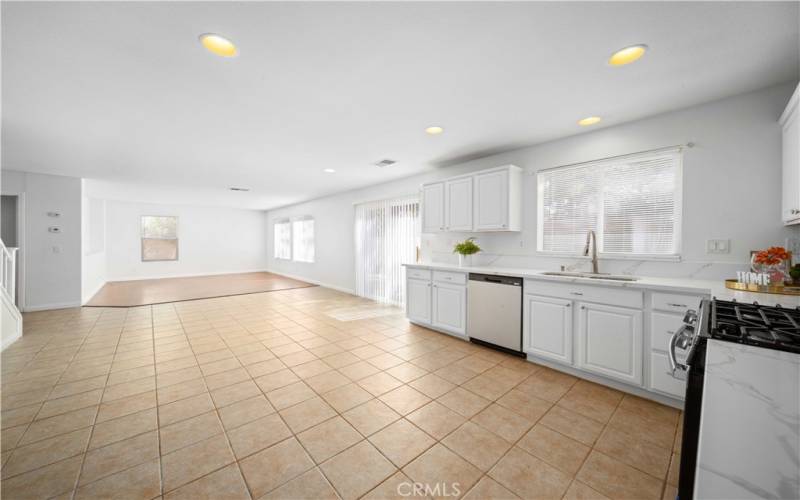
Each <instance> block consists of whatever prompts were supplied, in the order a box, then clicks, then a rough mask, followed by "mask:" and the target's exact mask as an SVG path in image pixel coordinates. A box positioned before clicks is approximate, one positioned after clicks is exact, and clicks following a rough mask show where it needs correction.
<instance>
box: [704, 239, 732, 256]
mask: <svg viewBox="0 0 800 500" xmlns="http://www.w3.org/2000/svg"><path fill="white" fill-rule="evenodd" d="M706 253H715V254H721V253H731V240H706Z"/></svg>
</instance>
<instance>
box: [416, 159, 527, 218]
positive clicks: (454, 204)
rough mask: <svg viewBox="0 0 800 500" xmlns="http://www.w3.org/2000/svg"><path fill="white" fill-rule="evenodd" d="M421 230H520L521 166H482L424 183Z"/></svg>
mask: <svg viewBox="0 0 800 500" xmlns="http://www.w3.org/2000/svg"><path fill="white" fill-rule="evenodd" d="M421 199H422V232H423V233H440V232H444V231H453V232H473V231H520V230H521V229H522V169H520V168H519V167H516V166H514V165H506V166H503V167H497V168H492V169H489V170H482V171H480V172H475V173H474V174H468V175H461V176H458V177H453V178H451V179H447V180H444V181H441V182H433V183H431V184H424V185H423V186H422V196H421Z"/></svg>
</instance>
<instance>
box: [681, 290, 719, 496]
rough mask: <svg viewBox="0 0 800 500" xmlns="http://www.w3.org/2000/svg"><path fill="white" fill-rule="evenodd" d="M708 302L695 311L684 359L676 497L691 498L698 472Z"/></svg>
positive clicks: (709, 307) (704, 302)
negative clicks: (695, 320)
mask: <svg viewBox="0 0 800 500" xmlns="http://www.w3.org/2000/svg"><path fill="white" fill-rule="evenodd" d="M710 309H711V306H710V303H709V302H708V301H705V300H704V301H703V303H702V305H701V306H700V310H699V311H698V324H697V326H696V334H695V336H694V338H693V341H692V346H691V350H690V351H689V355H688V357H687V359H686V365H684V366H686V368H687V372H686V373H687V375H686V397H685V400H684V409H683V435H682V436H681V464H680V476H679V478H678V499H679V500H689V499H692V498H694V483H695V474H696V472H697V444H698V442H699V441H698V440H699V438H700V413H701V411H702V407H703V378H704V377H705V369H706V338H705V337H704V336H703V328H708V326H709V324H708V320H709V316H710V314H709V313H710Z"/></svg>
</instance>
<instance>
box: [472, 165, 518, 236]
mask: <svg viewBox="0 0 800 500" xmlns="http://www.w3.org/2000/svg"><path fill="white" fill-rule="evenodd" d="M474 182H475V189H474V199H473V205H474V207H475V209H474V213H475V215H474V218H475V231H519V230H520V229H522V228H521V227H520V226H521V220H522V217H521V211H522V210H521V207H522V203H521V201H522V200H521V198H522V170H521V169H519V168H518V167H515V166H513V165H508V166H506V167H501V168H498V169H493V170H489V171H485V172H479V173H477V174H475V181H474Z"/></svg>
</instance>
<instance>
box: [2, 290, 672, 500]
mask: <svg viewBox="0 0 800 500" xmlns="http://www.w3.org/2000/svg"><path fill="white" fill-rule="evenodd" d="M342 310H345V311H347V310H357V311H362V312H363V311H367V313H366V314H362V317H363V316H369V314H368V312H369V303H368V301H365V300H362V299H357V298H354V297H352V296H349V295H346V294H342V293H339V292H335V291H332V290H328V289H325V288H306V289H299V290H287V291H279V292H270V293H262V294H254V295H244V296H238V297H226V298H218V299H209V300H200V301H193V302H181V303H170V304H161V305H156V306H145V307H138V308H130V309H99V308H82V309H69V310H60V311H48V312H40V313H32V314H28V315H26V316H25V335H24V336H23V338H22V339H21V340H19V341H18V342H17V343H16V344H14V345H13V346H11V347H10V348H8V349H7V350H6V351H4V352H3V354H2V483H0V487H1V488H2V495H3V498H6V499H16V498H51V497H58V498H111V497H117V498H143V499H150V498H161V497H163V498H168V499H174V498H187V499H196V498H224V499H229V498H230V499H233V498H262V497H263V498H290V499H295V498H336V497H341V498H344V499H351V498H359V497H363V498H395V497H397V498H400V497H403V494H405V495H406V496H405V497H406V498H407V497H408V494H409V493H411V492H412V490H411V489H410V488H411V486H410V484H411V483H420V484H424V485H427V487H428V488H429V489H428V491H427V494H428V495H429V496H445V495H452V496H458V495H459V494H460V495H464V496H466V497H468V498H471V499H478V498H517V497H522V498H606V497H607V498H631V499H646V498H654V499H658V498H674V494H675V484H676V479H677V473H676V464H677V462H678V460H679V455H678V453H679V451H680V450H679V448H678V447H679V440H676V436H679V434H680V429H679V419H680V414H679V412H678V411H676V410H674V409H671V408H667V407H664V406H661V405H658V404H655V403H651V402H648V401H645V400H642V399H639V398H635V397H631V396H628V395H624V394H623V393H620V392H617V391H615V390H611V389H608V388H605V387H602V386H599V385H596V384H592V383H589V382H586V381H582V380H579V379H576V378H574V377H571V376H568V375H564V374H561V373H559V372H556V371H553V370H550V369H548V368H545V367H542V366H538V365H535V364H531V363H528V362H525V361H522V360H519V359H516V358H512V357H509V356H506V355H503V354H499V353H497V352H495V351H491V350H488V349H485V348H482V347H478V346H475V345H472V344H469V343H466V342H462V341H459V340H457V339H454V338H451V337H448V336H446V335H442V334H439V333H436V332H432V331H430V330H426V329H424V328H419V327H416V326H413V325H410V324H409V323H408V322H407V321H406V320H405V319H404V318H403V316H402V314H399V311H398V314H390V315H386V314H385V312H383V313H382V315H378V316H377V317H373V318H369V319H355V320H352V321H340V320H337V319H334V318H336V317H341V314H340V313H341V311H342ZM351 316H352V315H351ZM355 317H357V315H356V316H355ZM437 488H438V489H437ZM421 493H422V494H425V490H422V491H421Z"/></svg>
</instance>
